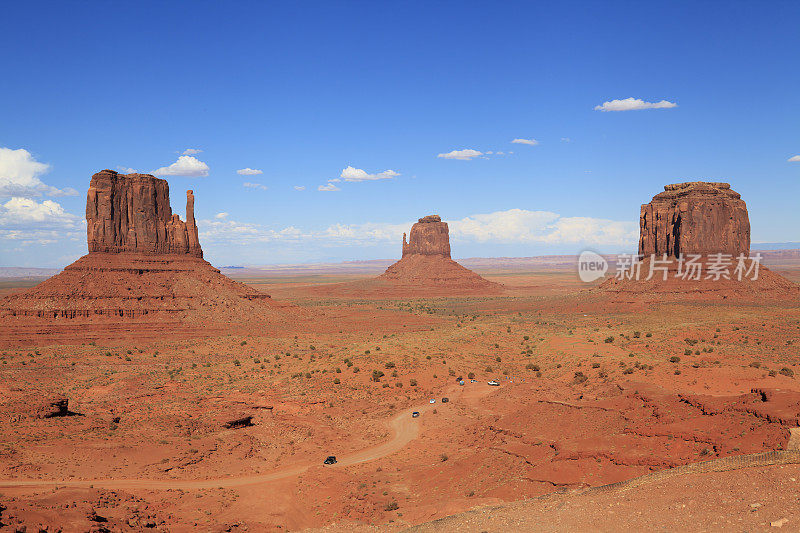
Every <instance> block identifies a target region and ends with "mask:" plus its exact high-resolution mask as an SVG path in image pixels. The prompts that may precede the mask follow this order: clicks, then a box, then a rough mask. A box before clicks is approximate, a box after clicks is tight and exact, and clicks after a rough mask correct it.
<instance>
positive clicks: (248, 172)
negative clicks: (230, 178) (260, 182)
mask: <svg viewBox="0 0 800 533" xmlns="http://www.w3.org/2000/svg"><path fill="white" fill-rule="evenodd" d="M236 173H237V174H239V175H240V176H256V175H258V174H263V173H264V171H263V170H258V169H255V168H250V167H248V168H240V169H239V170H237V171H236Z"/></svg>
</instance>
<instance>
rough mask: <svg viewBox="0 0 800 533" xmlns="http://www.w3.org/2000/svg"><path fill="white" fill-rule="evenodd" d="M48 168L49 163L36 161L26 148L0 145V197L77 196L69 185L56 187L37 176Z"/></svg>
mask: <svg viewBox="0 0 800 533" xmlns="http://www.w3.org/2000/svg"><path fill="white" fill-rule="evenodd" d="M48 170H50V165H48V164H46V163H41V162H39V161H36V159H35V158H34V157H33V155H31V153H30V152H28V151H27V150H25V149H23V148H20V149H18V150H12V149H11V148H2V147H0V198H8V197H12V196H16V197H25V198H31V197H35V196H42V195H47V196H77V195H78V191H76V190H75V189H73V188H71V187H67V188H65V189H58V188H56V187H52V186H50V185H47V184H45V183H43V182H42V180H40V179H39V176H41V175H42V174H44V173H45V172H47V171H48Z"/></svg>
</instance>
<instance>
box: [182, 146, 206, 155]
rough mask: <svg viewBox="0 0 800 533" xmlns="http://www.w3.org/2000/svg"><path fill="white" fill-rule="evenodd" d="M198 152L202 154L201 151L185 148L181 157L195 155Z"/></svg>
mask: <svg viewBox="0 0 800 533" xmlns="http://www.w3.org/2000/svg"><path fill="white" fill-rule="evenodd" d="M200 152H202V150H199V149H197V148H187V149H186V150H184V151H183V155H197V154H199V153H200Z"/></svg>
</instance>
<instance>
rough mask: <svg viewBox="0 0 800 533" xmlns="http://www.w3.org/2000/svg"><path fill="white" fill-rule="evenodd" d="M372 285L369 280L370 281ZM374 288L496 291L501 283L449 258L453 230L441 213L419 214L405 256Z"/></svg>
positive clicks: (409, 291) (427, 291) (408, 291)
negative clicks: (420, 215) (420, 216)
mask: <svg viewBox="0 0 800 533" xmlns="http://www.w3.org/2000/svg"><path fill="white" fill-rule="evenodd" d="M368 285H369V284H368ZM370 288H371V290H379V291H388V292H387V294H389V293H391V294H395V293H397V294H409V295H412V294H417V293H419V294H434V293H435V294H455V293H456V292H466V293H496V292H499V291H500V289H501V286H500V285H499V284H497V283H492V282H490V281H488V280H486V279H484V278H482V277H481V276H479V275H478V274H476V273H475V272H473V271H471V270H469V269H467V268H464V267H463V266H461V265H459V264H458V263H456V262H455V261H453V260H452V259H451V258H450V230H449V229H448V227H447V223H446V222H442V219H441V217H439V215H428V216H426V217H422V218H420V219H419V220H418V221H417V223H416V224H414V225H413V226H412V227H411V234H410V238H409V240H408V241H406V234H405V233H404V234H403V257H402V258H401V259H400V261H398V262H396V263H394V264H393V265H391V266H390V267H389V268H387V269H386V272H384V273H383V274H381V276H380V277H378V278H377V279H376V280H374V283H372V284H371V287H370Z"/></svg>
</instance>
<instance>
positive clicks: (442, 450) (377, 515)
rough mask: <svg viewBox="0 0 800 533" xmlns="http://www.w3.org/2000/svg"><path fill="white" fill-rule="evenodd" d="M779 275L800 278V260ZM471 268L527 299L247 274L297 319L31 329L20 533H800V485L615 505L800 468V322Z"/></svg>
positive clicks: (355, 274) (779, 314) (792, 474)
mask: <svg viewBox="0 0 800 533" xmlns="http://www.w3.org/2000/svg"><path fill="white" fill-rule="evenodd" d="M764 256H765V259H764V264H765V265H767V266H770V268H771V269H772V270H773V271H774V272H776V273H778V274H781V275H783V276H784V277H785V278H787V279H789V280H791V281H793V282H795V283H797V282H798V281H800V256H798V254H797V252H791V251H779V252H765V253H764ZM463 263H464V264H466V265H468V266H472V267H473V269H475V270H476V271H477V272H478V273H479V274H481V275H482V276H483V277H484V278H485V279H487V280H489V281H491V282H495V283H498V284H501V286H502V289H500V290H499V291H498V292H497V293H495V294H484V295H474V294H466V295H459V294H452V295H449V296H444V295H431V296H424V295H422V296H420V295H417V296H414V297H410V296H402V295H396V294H391V293H390V294H386V295H383V294H381V293H380V291H374V290H373V291H362V292H359V289H358V287H359V281H363V282H366V281H368V280H370V279H372V278H374V275H375V274H376V273H379V272H380V271H381V270H382V268H379V267H373V268H375V269H376V272H374V273H373V272H370V267H369V265H367V268H357V267H350V266H347V265H345V266H342V267H341V268H336V269H334V268H327V270H326V268H325V267H321V268H320V269H318V270H316V271H314V272H311V273H309V272H306V271H303V272H292V271H288V272H287V269H275V270H269V269H264V270H257V269H239V270H238V271H237V269H229V270H226V269H223V273H225V274H228V275H230V276H233V277H235V278H236V279H237V280H238V281H242V282H244V283H246V284H247V285H249V286H250V287H251V288H253V289H255V290H258V291H261V292H264V293H268V294H270V295H271V297H272V300H274V301H276V302H282V305H284V306H285V307H282V312H281V316H282V317H283V318H282V319H281V320H279V321H278V320H271V321H267V322H264V321H262V322H257V321H254V322H248V321H247V320H242V321H237V322H235V323H231V324H228V325H227V326H226V325H220V324H215V325H214V327H210V324H209V325H208V326H209V327H206V325H204V324H203V323H202V322H201V321H199V322H197V323H192V322H184V323H182V324H181V325H180V327H178V326H177V325H176V324H171V323H170V322H169V321H165V322H158V321H156V322H153V321H152V320H149V321H148V320H144V319H141V318H124V317H119V318H118V319H116V320H114V321H112V322H109V319H108V318H107V317H102V318H98V319H92V320H87V321H84V323H82V324H81V325H80V326H79V327H76V326H75V325H74V324H73V323H71V322H70V320H68V319H55V320H51V321H48V323H47V325H41V324H38V323H33V325H30V323H28V322H23V323H20V324H16V323H14V324H16V325H12V323H11V321H5V323H4V324H3V326H2V328H0V342H2V348H0V376H2V377H1V378H0V413H2V414H1V415H0V434H2V439H1V440H0V504H1V505H2V507H0V508H2V513H0V523H2V524H3V526H0V527H7V528H10V530H13V528H15V527H18V526H19V525H22V524H25V525H27V527H28V529H27V530H28V531H31V530H34V531H35V530H37V529H36V528H37V527H40V526H41V529H42V530H44V531H56V530H63V531H86V530H95V531H101V530H109V531H128V530H153V531H194V530H208V531H262V530H275V531H284V530H303V529H316V528H326V529H328V530H332V531H338V530H351V531H352V530H360V529H364V530H371V529H376V530H403V529H406V528H409V527H413V526H420V527H422V528H423V530H426V531H428V530H442V531H450V530H464V531H481V530H486V531H502V530H506V531H508V530H525V529H528V530H548V529H561V530H563V529H599V530H603V529H605V530H608V529H620V528H623V529H624V528H628V529H646V528H648V527H653V526H654V525H655V524H659V525H660V526H662V527H667V528H671V529H683V528H685V527H691V528H692V529H703V528H710V529H718V528H723V527H724V526H729V527H730V528H732V529H734V530H758V529H762V528H771V527H772V526H770V524H779V525H781V526H783V525H784V524H785V527H786V528H787V529H793V528H796V527H800V526H799V525H798V524H800V523H798V522H797V518H796V517H797V512H798V510H800V509H798V507H800V504H798V499H797V496H796V494H797V488H798V486H799V485H800V481H798V480H800V467H798V465H796V464H776V465H770V464H754V465H744V467H741V466H739V467H736V468H735V469H727V470H725V471H722V472H710V473H693V472H688V473H686V474H685V475H676V476H673V477H666V478H663V479H656V480H653V481H652V482H642V483H641V484H636V485H635V486H633V487H630V486H623V487H621V488H619V489H613V488H611V489H607V490H604V491H599V492H591V490H592V488H596V487H600V486H603V485H608V484H612V483H616V482H622V481H627V480H632V479H635V478H640V476H644V475H646V474H651V473H654V472H663V471H668V470H669V469H675V468H676V467H680V466H682V465H689V464H693V463H699V462H703V461H708V460H715V459H718V458H725V457H730V456H740V455H748V456H749V455H751V454H759V453H762V452H771V451H775V450H786V449H788V448H790V447H792V444H793V443H790V440H791V439H792V429H793V428H796V427H797V425H798V416H799V415H800V383H798V374H799V373H800V367H798V366H797V361H798V356H800V310H799V309H798V306H797V305H796V302H793V301H791V300H790V301H786V300H780V299H776V300H770V299H764V298H753V299H751V300H749V301H746V300H744V299H741V298H736V299H729V298H723V299H720V298H717V299H714V300H710V301H703V300H702V299H692V300H683V299H678V300H676V299H673V300H669V299H660V300H659V301H647V300H644V301H643V302H642V303H638V304H637V303H631V302H628V301H619V300H618V299H615V298H612V297H609V296H608V295H607V294H605V293H603V292H602V291H599V289H598V285H599V283H600V282H596V283H594V284H585V283H582V282H580V281H579V280H578V279H577V275H576V273H575V270H574V268H573V266H572V265H570V263H569V261H568V260H566V259H565V258H552V259H551V260H548V259H547V258H538V259H530V260H515V261H511V260H505V261H501V260H497V261H496V262H495V263H496V264H495V265H494V266H492V264H491V263H492V261H490V260H480V261H475V265H477V266H475V265H473V264H471V263H470V262H469V261H463ZM36 281H38V280H34V279H31V278H28V279H21V278H8V279H7V280H6V281H4V283H3V289H2V294H3V296H5V295H9V294H14V293H19V292H20V291H22V290H24V289H25V288H26V287H29V286H31V285H33V284H34V283H35V282H36ZM343 287H344V289H343ZM353 287H355V288H353ZM345 289H346V290H345ZM731 300H733V301H731ZM93 321H97V324H93ZM25 324H28V325H25ZM460 380H463V381H464V385H459V381H460ZM472 380H474V382H473V381H472ZM490 380H495V381H496V382H498V383H499V384H500V385H499V386H497V387H492V386H489V385H487V382H488V381H490ZM444 397H447V398H448V399H449V402H447V403H442V398H444ZM64 399H66V400H67V401H68V403H67V404H66V406H64V405H63V404H62V405H55V406H54V402H55V403H57V402H58V400H64ZM431 399H435V400H436V403H434V404H431V403H429V402H430V400H431ZM412 411H419V412H420V413H421V415H420V416H419V417H418V418H412V417H411V413H412ZM329 455H335V456H336V457H337V458H338V463H337V464H335V465H323V460H324V459H325V458H326V457H327V456H329ZM643 479H644V478H643ZM587 491H588V492H587ZM656 496H659V497H656ZM656 502H657V503H656ZM470 510H473V511H470ZM468 511H469V512H468ZM465 512H467V513H466V514H459V513H465ZM453 515H455V516H453ZM447 517H450V518H447ZM440 519H446V520H444V521H441V522H437V520H440ZM481 520H483V522H481ZM782 521H783V522H782ZM775 527H778V526H775Z"/></svg>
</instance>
